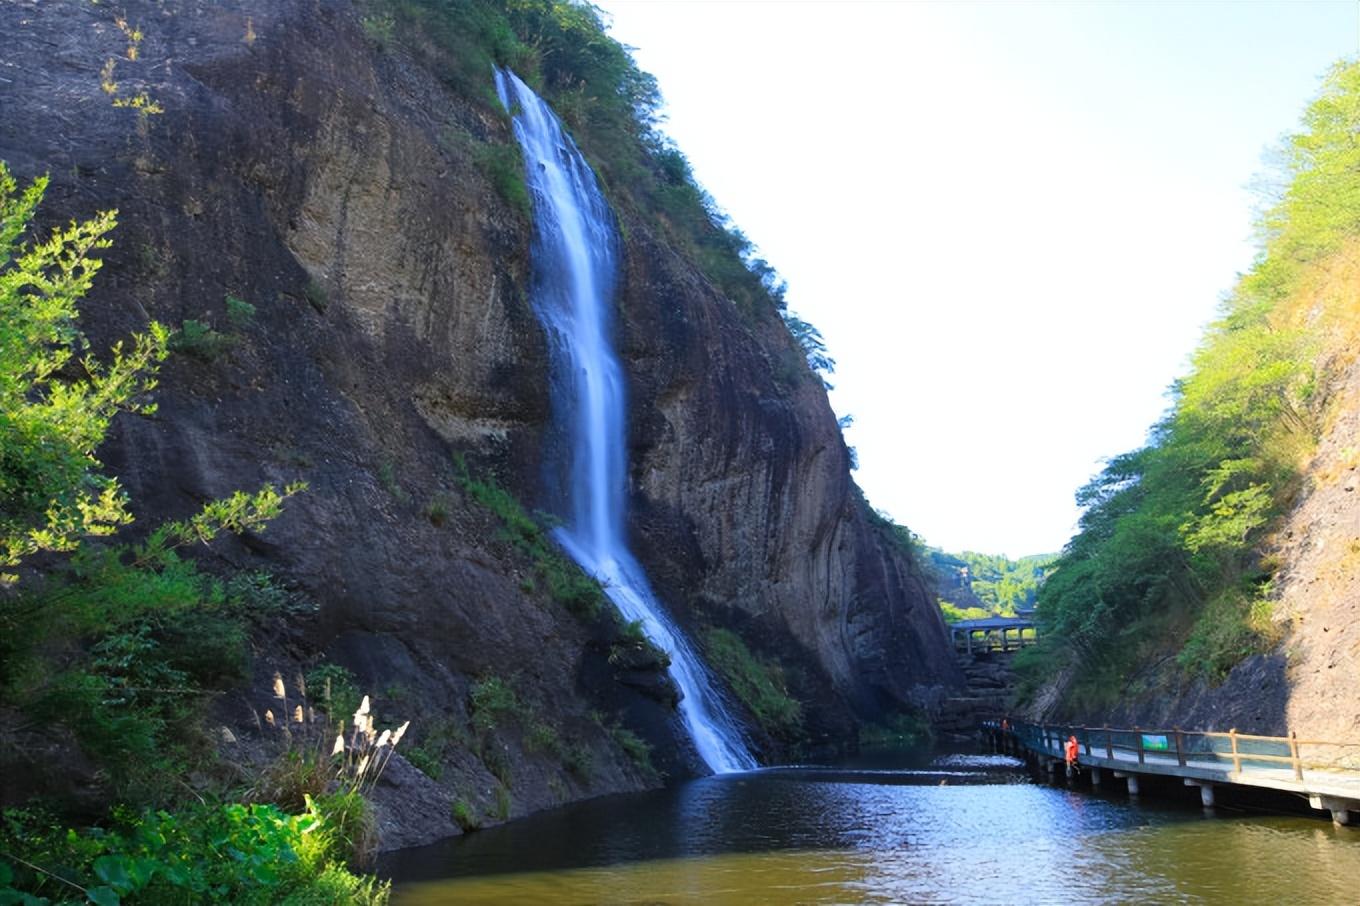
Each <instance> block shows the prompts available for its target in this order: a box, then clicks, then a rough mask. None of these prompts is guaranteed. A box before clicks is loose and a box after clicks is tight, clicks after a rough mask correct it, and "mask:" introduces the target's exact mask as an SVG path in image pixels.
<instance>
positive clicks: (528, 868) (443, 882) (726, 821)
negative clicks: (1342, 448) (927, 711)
mask: <svg viewBox="0 0 1360 906" xmlns="http://www.w3.org/2000/svg"><path fill="white" fill-rule="evenodd" d="M1016 768H1017V765H1016V763H1014V762H1012V761H1008V760H999V759H998V758H997V757H995V756H952V757H948V758H944V759H938V760H936V761H935V762H933V763H931V764H928V765H912V766H909V767H903V768H900V769H899V770H897V771H893V770H890V769H888V768H887V767H885V766H884V765H881V764H879V765H871V764H857V765H851V766H848V767H847V768H844V769H835V770H830V769H824V768H807V769H780V770H771V771H761V772H757V773H751V774H743V775H736V776H729V777H718V778H706V779H704V780H698V781H694V782H692V783H688V784H684V785H682V786H679V787H677V788H675V789H671V790H663V791H659V792H656V793H647V794H641V795H634V796H622V797H612V798H609V799H603V800H595V801H592V802H587V803H581V804H579V805H576V806H572V807H569V808H566V809H561V810H558V811H556V812H552V813H547V814H543V815H539V816H536V817H534V818H530V819H527V820H525V821H520V822H515V823H512V824H509V825H506V826H504V827H500V828H495V829H491V830H487V831H483V832H480V833H477V834H473V835H470V836H468V837H466V838H462V839H460V840H457V841H454V842H453V843H451V844H449V845H444V846H441V847H434V848H426V849H424V850H417V851H411V852H407V853H403V854H400V855H399V857H398V858H395V859H393V860H391V861H389V863H388V864H387V865H386V866H385V867H386V868H387V869H388V870H389V871H390V872H392V873H393V875H394V876H395V877H397V878H398V879H399V881H400V882H401V883H399V885H398V895H397V897H396V902H397V904H398V906H413V904H433V903H454V902H456V903H467V904H478V903H497V904H502V903H649V904H659V903H676V904H679V903H699V902H702V903H704V904H705V906H720V904H727V903H733V904H736V903H743V904H745V903H769V904H782V903H790V904H792V903H920V902H929V903H1055V902H1064V903H1126V902H1135V901H1141V902H1155V903H1171V902H1175V903H1220V902H1231V903H1275V902H1282V901H1285V900H1288V901H1289V902H1291V903H1342V902H1355V901H1356V891H1355V890H1354V888H1353V882H1354V880H1355V879H1356V878H1360V833H1357V832H1355V831H1351V830H1346V829H1334V828H1333V827H1332V826H1331V825H1330V824H1328V823H1324V822H1321V821H1311V820H1308V819H1302V818H1259V817H1256V818H1250V819H1236V818H1219V819H1208V820H1206V819H1204V818H1203V817H1202V816H1201V814H1200V811H1199V809H1198V808H1193V809H1192V808H1184V809H1182V808H1174V807H1167V806H1158V805H1155V804H1138V805H1131V804H1129V803H1128V802H1126V801H1123V800H1119V799H1104V798H1098V797H1094V796H1091V795H1089V794H1084V793H1073V792H1069V791H1066V790H1063V789H1058V788H1053V787H1046V786H1041V785H1037V784H1032V783H1029V782H1028V781H1027V780H1025V779H1023V777H1022V776H1021V775H1020V774H1018V772H1017V770H1016ZM979 774H980V775H983V776H982V780H983V782H972V781H975V780H976V779H977V776H976V775H979ZM436 878H438V879H440V880H434V879H436Z"/></svg>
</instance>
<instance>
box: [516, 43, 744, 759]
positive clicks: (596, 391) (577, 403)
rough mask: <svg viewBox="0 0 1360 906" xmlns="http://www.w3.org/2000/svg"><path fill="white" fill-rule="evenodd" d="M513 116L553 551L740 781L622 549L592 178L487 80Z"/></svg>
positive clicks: (614, 375)
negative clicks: (555, 511)
mask: <svg viewBox="0 0 1360 906" xmlns="http://www.w3.org/2000/svg"><path fill="white" fill-rule="evenodd" d="M496 91H497V93H498V94H499V95H500V99H501V103H502V104H504V105H505V108H506V109H507V110H509V111H511V112H512V113H513V114H514V131H515V138H516V139H517V140H518V141H519V145H520V148H521V149H522V150H523V152H524V167H525V181H526V183H527V184H528V188H529V193H530V196H531V197H532V198H533V208H534V242H533V246H532V254H533V268H534V286H533V291H532V301H533V306H534V310H535V313H536V314H537V315H538V318H539V320H540V321H541V322H542V324H543V327H544V330H545V331H546V333H547V335H548V344H549V358H550V369H551V381H552V397H553V405H554V408H555V410H556V411H557V413H558V416H559V417H560V418H561V419H562V422H563V430H564V431H565V432H566V433H567V435H568V436H567V441H568V442H567V443H566V444H565V445H564V446H565V449H564V450H563V451H562V452H561V454H559V455H561V456H563V457H564V460H563V461H562V462H558V463H550V465H551V466H555V467H556V468H557V473H558V474H559V475H560V476H561V483H562V484H563V485H564V487H563V488H561V489H560V490H561V492H562V496H563V497H564V500H563V501H562V506H561V508H562V510H563V512H562V513H561V514H560V515H562V516H563V517H564V519H565V524H564V525H563V526H562V527H561V528H559V529H558V530H557V531H556V532H555V536H556V538H557V541H558V543H559V544H561V545H562V548H563V549H564V550H565V551H566V552H567V553H568V555H570V556H571V558H572V559H573V560H575V561H576V562H577V563H578V564H579V565H580V566H581V568H582V569H583V570H585V571H586V572H587V573H589V574H591V575H593V576H594V577H595V578H596V579H598V580H599V581H600V583H601V584H602V585H603V586H604V590H605V593H606V594H607V595H608V596H609V598H610V600H612V601H613V602H614V604H615V606H617V607H618V609H619V611H620V612H621V613H622V614H623V616H624V618H625V619H627V620H629V621H639V622H640V623H641V625H642V629H643V631H644V632H645V633H646V635H647V637H648V638H649V639H651V641H652V642H653V643H654V644H655V645H656V646H657V647H659V648H661V649H662V650H664V651H666V652H667V653H669V654H670V657H671V667H670V672H671V677H672V678H673V679H674V680H675V683H676V685H677V686H679V688H680V692H681V699H680V714H681V717H682V718H683V720H684V723H685V727H686V728H687V729H688V730H689V733H690V735H691V737H693V739H694V745H695V748H696V749H697V750H698V752H699V757H701V758H702V759H703V760H704V763H705V764H707V765H708V767H709V769H711V770H712V771H714V772H715V773H719V774H721V773H727V772H730V771H743V770H750V769H752V768H754V767H755V766H756V762H755V759H754V758H753V757H752V755H751V753H750V752H749V751H748V750H747V747H746V744H745V742H744V741H743V739H742V736H741V733H740V732H739V731H738V729H737V725H736V722H735V721H734V720H733V719H732V717H731V715H729V714H728V712H727V709H726V708H725V707H724V705H723V700H722V697H721V695H720V694H719V693H718V690H717V689H716V688H715V687H714V685H713V681H712V679H711V678H710V677H709V675H708V673H707V671H706V670H705V669H704V666H703V664H702V663H701V662H700V660H699V658H698V656H697V655H696V654H695V652H694V649H693V648H692V646H691V645H690V643H689V641H688V640H687V639H686V638H685V637H684V635H683V634H682V633H681V632H680V628H679V627H678V626H676V625H675V623H674V622H672V620H671V619H670V617H669V616H667V614H666V612H665V610H664V609H663V608H662V606H661V603H660V602H659V601H658V600H657V599H656V595H655V594H654V593H653V592H652V590H651V587H650V586H649V584H648V582H647V576H646V574H645V573H644V572H643V570H642V567H641V565H640V564H639V563H638V562H637V560H636V559H635V558H634V557H633V555H632V553H631V552H629V550H628V545H627V542H626V538H625V529H624V525H625V522H624V510H625V501H626V488H625V482H626V479H627V467H628V463H627V460H626V458H625V453H624V437H625V433H624V412H625V405H624V403H625V400H624V393H625V387H624V379H623V369H622V368H621V367H620V365H619V360H618V357H617V356H616V355H615V354H614V349H613V346H612V343H611V340H610V318H611V308H612V302H613V297H614V289H615V282H616V280H617V275H618V251H619V248H618V233H617V231H616V230H615V226H614V218H613V214H612V213H611V211H610V210H609V205H608V204H607V203H606V201H605V199H604V196H603V195H602V194H601V193H600V188H599V185H598V184H597V183H596V182H595V175H594V173H592V172H591V169H590V166H589V165H588V164H587V163H586V160H585V158H584V157H583V156H582V155H581V152H580V151H578V150H577V148H576V144H575V143H574V142H573V141H572V140H571V137H570V136H568V135H567V134H566V132H564V131H563V129H562V125H561V123H559V122H558V120H557V117H556V116H555V115H554V114H553V112H552V110H551V109H549V107H548V105H547V104H546V103H545V102H544V101H543V99H542V98H540V97H539V96H538V95H536V94H535V93H534V92H533V90H532V89H530V88H529V86H528V85H525V84H524V82H522V81H520V79H519V78H518V77H517V76H516V75H515V74H514V73H512V72H510V71H508V70H500V69H498V70H497V71H496Z"/></svg>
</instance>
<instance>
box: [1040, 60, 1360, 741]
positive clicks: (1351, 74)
mask: <svg viewBox="0 0 1360 906" xmlns="http://www.w3.org/2000/svg"><path fill="white" fill-rule="evenodd" d="M1357 133H1360V65H1357V64H1354V63H1347V64H1339V65H1337V66H1336V67H1335V68H1334V69H1332V70H1331V72H1330V73H1329V74H1328V75H1327V76H1326V78H1325V80H1324V82H1323V85H1322V90H1321V92H1320V93H1319V95H1318V97H1317V99H1316V100H1315V101H1314V102H1313V103H1312V104H1311V105H1310V106H1309V107H1308V109H1307V111H1306V112H1305V114H1304V116H1303V120H1302V125H1301V128H1300V129H1299V131H1298V132H1296V133H1295V134H1292V135H1290V136H1289V137H1288V138H1287V139H1286V140H1285V141H1284V145H1283V149H1282V154H1281V158H1282V165H1281V166H1282V172H1280V173H1279V174H1278V176H1279V180H1278V184H1279V189H1278V190H1277V193H1276V194H1275V196H1274V197H1272V198H1271V199H1269V203H1268V205H1267V206H1266V207H1265V209H1264V210H1263V213H1262V214H1261V215H1260V218H1259V221H1258V223H1257V231H1258V236H1259V242H1260V253H1259V255H1258V257H1257V260H1256V261H1255V263H1254V264H1253V266H1252V267H1251V269H1250V270H1249V271H1248V272H1247V273H1246V274H1244V275H1242V276H1241V278H1240V279H1239V281H1238V283H1237V285H1236V287H1235V288H1234V290H1233V292H1232V293H1231V295H1230V296H1229V297H1228V298H1227V299H1226V300H1225V301H1224V302H1223V304H1222V308H1221V311H1220V313H1219V316H1218V318H1217V320H1216V321H1215V322H1214V323H1213V324H1212V325H1211V326H1210V327H1209V329H1208V330H1207V332H1206V335H1205V337H1204V339H1203V341H1202V343H1201V344H1200V346H1199V348H1198V349H1197V351H1196V352H1195V354H1194V356H1193V360H1192V366H1191V369H1190V371H1189V373H1187V374H1186V375H1185V376H1184V377H1182V378H1180V379H1179V380H1177V381H1176V382H1175V384H1174V385H1173V386H1172V390H1171V397H1172V403H1171V406H1170V408H1169V410H1168V412H1167V414H1166V415H1165V417H1164V418H1163V419H1162V420H1161V421H1159V422H1158V423H1157V424H1156V425H1155V426H1153V428H1152V430H1151V432H1150V434H1149V437H1148V443H1147V445H1146V446H1144V447H1142V448H1141V449H1138V450H1134V451H1132V452H1129V453H1125V454H1122V455H1119V456H1115V457H1113V458H1112V459H1111V460H1110V461H1109V463H1108V465H1107V466H1106V468H1105V469H1104V470H1103V471H1102V472H1101V473H1100V474H1099V475H1098V476H1096V477H1095V478H1094V479H1092V481H1091V482H1090V483H1089V484H1087V485H1086V486H1085V487H1084V488H1082V489H1081V491H1080V492H1079V493H1078V495H1077V501H1078V503H1079V504H1080V505H1081V506H1082V507H1084V508H1085V512H1084V514H1083V516H1082V518H1081V522H1080V531H1079V533H1078V534H1077V535H1076V537H1074V538H1073V539H1072V541H1071V542H1070V543H1069V544H1068V546H1067V547H1066V549H1065V550H1064V551H1063V554H1062V557H1061V558H1060V559H1059V560H1058V562H1057V564H1056V567H1055V569H1054V571H1053V574H1052V575H1051V576H1050V577H1049V579H1048V581H1047V582H1046V583H1045V584H1044V586H1043V587H1042V588H1041V590H1040V593H1039V600H1038V603H1039V614H1040V617H1041V619H1042V621H1043V625H1044V627H1045V628H1046V629H1047V635H1046V637H1045V640H1044V644H1043V645H1042V646H1041V648H1040V649H1038V650H1036V651H1033V652H1028V653H1027V654H1026V656H1025V657H1026V660H1028V661H1029V669H1030V671H1031V672H1030V678H1031V683H1032V684H1033V686H1034V687H1037V686H1038V685H1039V684H1041V683H1042V682H1044V681H1045V680H1051V679H1052V678H1053V677H1055V676H1057V677H1060V678H1061V680H1060V681H1059V682H1058V683H1057V684H1056V685H1053V684H1050V686H1049V687H1048V690H1047V692H1048V695H1047V696H1045V697H1043V698H1041V701H1040V704H1041V706H1045V707H1050V708H1052V707H1058V708H1061V709H1065V710H1068V711H1080V712H1086V713H1090V712H1091V711H1092V709H1096V710H1099V709H1102V708H1106V709H1108V708H1109V707H1111V706H1113V705H1114V704H1115V703H1116V702H1122V701H1129V700H1137V699H1139V697H1140V696H1144V697H1149V696H1150V697H1151V698H1157V699H1159V700H1160V701H1162V702H1166V703H1170V702H1177V701H1180V702H1181V703H1182V704H1183V705H1184V706H1185V708H1186V709H1189V710H1194V709H1193V708H1191V703H1192V700H1193V701H1198V702H1200V705H1201V707H1199V709H1198V710H1197V711H1195V715H1196V716H1195V718H1194V719H1195V720H1198V721H1199V722H1205V721H1217V722H1223V725H1224V726H1227V725H1228V722H1233V721H1238V720H1241V721H1243V722H1238V723H1236V725H1237V726H1238V727H1239V728H1243V727H1244V726H1246V725H1247V722H1248V721H1251V722H1254V723H1256V724H1257V725H1261V726H1267V725H1268V726H1271V727H1273V728H1274V729H1275V730H1280V729H1282V726H1283V723H1284V721H1285V714H1284V711H1285V710H1286V709H1287V708H1288V709H1292V708H1293V705H1292V699H1291V695H1293V694H1294V693H1295V692H1297V684H1298V681H1299V680H1300V678H1301V677H1302V676H1303V674H1304V673H1305V672H1307V671H1305V668H1307V667H1311V664H1310V661H1311V660H1313V659H1317V658H1323V659H1330V660H1331V661H1332V663H1329V664H1327V665H1326V666H1328V667H1329V668H1330V667H1331V666H1333V664H1335V656H1334V655H1325V656H1324V655H1323V654H1322V653H1321V651H1320V649H1315V648H1313V647H1311V646H1310V645H1308V644H1305V642H1304V639H1305V637H1306V634H1307V633H1308V632H1309V631H1310V627H1313V624H1314V623H1316V624H1317V626H1316V629H1313V630H1312V631H1316V630H1317V629H1322V628H1323V626H1324V624H1330V628H1331V630H1332V631H1333V638H1334V639H1335V630H1336V629H1337V626H1338V622H1337V620H1338V618H1337V616H1335V615H1333V616H1332V617H1327V616H1325V614H1326V613H1327V612H1328V609H1329V608H1331V607H1333V606H1335V605H1339V604H1343V603H1345V601H1346V598H1347V596H1353V595H1354V594H1355V591H1356V582H1355V575H1356V573H1357V571H1360V570H1358V567H1360V519H1357V518H1356V516H1355V514H1356V510H1355V507H1354V498H1355V497H1356V496H1357V495H1355V494H1354V493H1353V491H1354V488H1355V475H1356V472H1355V468H1356V465H1357V463H1360V452H1357V451H1360V437H1357V435H1356V433H1355V429H1354V425H1355V419H1356V410H1357V406H1358V405H1360V400H1357V397H1356V386H1357V375H1356V359H1357V355H1358V354H1360V280H1357V267H1358V266H1360V143H1357V141H1356V135H1357ZM1324 503H1325V508H1326V510H1327V516H1326V517H1325V518H1321V517H1319V518H1313V517H1311V516H1305V514H1306V513H1310V512H1312V510H1311V509H1310V507H1311V508H1318V507H1322V506H1323V504H1324ZM1300 520H1306V521H1303V522H1301V521H1300ZM1323 550H1325V551H1326V554H1325V556H1324V557H1322V560H1321V561H1317V562H1315V561H1314V560H1313V559H1310V558H1311V557H1312V554H1309V551H1313V552H1315V553H1316V552H1320V551H1323ZM1305 555H1307V556H1305ZM1328 577H1331V579H1333V580H1336V581H1326V582H1321V583H1319V580H1320V579H1326V578H1328ZM1301 583H1302V584H1308V585H1310V586H1311V589H1310V592H1309V594H1308V595H1307V597H1306V598H1297V599H1296V598H1295V597H1293V596H1292V595H1291V593H1290V588H1291V587H1294V586H1298V585H1300V584H1301ZM1350 622H1352V621H1351V620H1350V619H1349V618H1347V619H1344V620H1341V624H1342V625H1345V624H1348V623H1350ZM1327 650H1328V651H1331V650H1332V648H1330V647H1329V648H1328V649H1327ZM1346 657H1347V658H1351V657H1353V652H1351V653H1350V654H1348V655H1346ZM1345 662H1346V663H1352V661H1350V660H1346V661H1345ZM1151 665H1159V666H1151ZM1235 668H1236V671H1237V672H1238V673H1240V675H1241V683H1240V685H1241V686H1242V687H1243V688H1244V689H1245V688H1246V686H1247V685H1249V684H1250V683H1255V684H1256V687H1257V690H1258V691H1257V694H1256V698H1258V699H1260V700H1262V701H1264V700H1265V699H1267V698H1272V697H1278V698H1279V701H1274V700H1273V698H1272V701H1271V703H1270V704H1269V706H1267V705H1265V704H1262V705H1260V706H1259V707H1254V708H1253V709H1252V710H1251V711H1250V713H1248V714H1235V713H1232V711H1231V707H1230V706H1229V704H1228V703H1230V702H1231V701H1232V700H1233V699H1232V697H1231V695H1232V692H1233V690H1234V689H1236V688H1237V685H1234V684H1233V683H1229V685H1228V687H1227V689H1226V690H1225V691H1224V692H1223V693H1222V694H1223V699H1222V713H1218V714H1214V713H1213V709H1212V708H1211V707H1210V706H1209V704H1208V703H1209V702H1210V701H1211V700H1212V699H1213V694H1214V693H1213V691H1212V690H1214V689H1215V688H1216V687H1217V686H1218V684H1220V683H1223V682H1224V680H1225V679H1227V678H1229V676H1230V674H1233V673H1234V671H1235ZM1338 681H1340V678H1339V677H1338ZM1266 690H1273V691H1270V692H1267V691H1266ZM1152 691H1155V692H1156V695H1152ZM1055 692H1056V693H1058V695H1059V698H1058V699H1054V698H1053V694H1054V693H1055ZM1185 696H1189V698H1185ZM1206 696H1207V697H1206ZM1055 701H1056V702H1058V704H1056V705H1055ZM1239 704H1240V701H1239ZM1170 707H1173V706H1168V707H1167V708H1163V709H1162V711H1161V712H1159V713H1160V714H1161V716H1163V717H1166V718H1169V717H1171V716H1172V715H1171V714H1170V713H1169V710H1168V709H1169V708H1170ZM1351 710H1352V711H1353V708H1352V709H1351ZM1267 712H1268V713H1267ZM1176 716H1177V717H1178V719H1179V718H1180V717H1184V716H1185V713H1184V712H1180V713H1178V714H1177V715H1176ZM1188 725H1189V724H1188V723H1187V726H1188Z"/></svg>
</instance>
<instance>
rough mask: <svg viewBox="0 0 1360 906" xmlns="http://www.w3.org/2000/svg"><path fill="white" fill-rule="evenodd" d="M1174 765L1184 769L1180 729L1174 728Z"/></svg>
mask: <svg viewBox="0 0 1360 906" xmlns="http://www.w3.org/2000/svg"><path fill="white" fill-rule="evenodd" d="M1176 764H1178V765H1180V766H1181V767H1185V746H1184V745H1183V744H1182V742H1181V728H1180V727H1177V728H1176Z"/></svg>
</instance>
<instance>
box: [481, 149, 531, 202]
mask: <svg viewBox="0 0 1360 906" xmlns="http://www.w3.org/2000/svg"><path fill="white" fill-rule="evenodd" d="M473 159H474V160H475V161H476V163H477V169H479V170H481V171H482V175H483V176H485V177H486V178H487V180H488V181H489V182H490V183H491V185H492V187H494V188H495V190H496V191H497V193H499V194H500V196H501V198H502V200H504V201H505V203H506V204H508V205H509V206H510V207H511V208H513V209H514V210H516V211H519V212H520V213H521V214H523V215H525V216H526V217H527V216H529V189H528V187H527V186H526V185H525V183H524V160H523V158H522V157H521V156H520V151H519V145H516V144H509V145H481V146H479V147H478V148H477V149H476V153H475V155H474V157H473Z"/></svg>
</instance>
